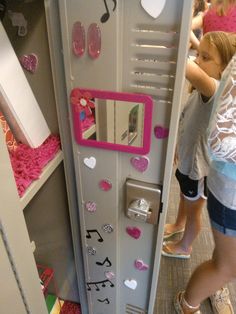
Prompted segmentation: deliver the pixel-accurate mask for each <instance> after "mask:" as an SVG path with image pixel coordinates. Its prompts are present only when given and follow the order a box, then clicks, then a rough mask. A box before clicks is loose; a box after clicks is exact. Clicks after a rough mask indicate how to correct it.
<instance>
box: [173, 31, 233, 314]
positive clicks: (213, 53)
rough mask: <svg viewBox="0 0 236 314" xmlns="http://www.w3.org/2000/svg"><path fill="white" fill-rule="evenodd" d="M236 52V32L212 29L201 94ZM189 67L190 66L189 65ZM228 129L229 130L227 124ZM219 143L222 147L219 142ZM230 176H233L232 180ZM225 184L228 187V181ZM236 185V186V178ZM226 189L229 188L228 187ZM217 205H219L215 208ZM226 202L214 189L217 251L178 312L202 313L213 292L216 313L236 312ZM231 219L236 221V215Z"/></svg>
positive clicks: (203, 54) (202, 63)
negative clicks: (218, 199)
mask: <svg viewBox="0 0 236 314" xmlns="http://www.w3.org/2000/svg"><path fill="white" fill-rule="evenodd" d="M235 53H236V33H230V34H227V33H224V32H209V33H207V34H206V35H205V36H204V37H203V38H202V40H201V42H200V45H199V56H198V65H199V69H196V71H197V72H198V74H197V73H195V74H192V75H193V76H192V79H191V83H192V84H193V85H194V86H195V87H196V88H197V89H198V90H199V89H201V95H202V96H203V97H210V95H211V94H212V93H213V90H214V88H213V82H214V79H213V78H216V79H219V78H220V77H221V74H222V71H223V70H224V69H225V68H226V66H227V64H228V63H229V62H230V60H231V59H232V57H233V56H234V54H235ZM187 67H189V65H188V66H187ZM190 67H192V66H190ZM192 70H193V68H192ZM192 70H190V71H192ZM201 70H203V71H204V72H205V74H204V75H207V76H205V79H204V80H205V88H203V89H202V87H201V86H202V85H201V83H199V81H201V79H200V78H201V75H202V74H203V73H201ZM235 70H236V67H235ZM187 71H188V70H187ZM200 74H201V75H200ZM199 75H200V76H199ZM234 83H235V82H234ZM234 96H235V95H234ZM217 99H218V98H217ZM234 102H235V101H234ZM230 112H232V111H230ZM227 117H229V115H227ZM228 125H230V124H228ZM207 126H208V125H207ZM207 126H206V129H207ZM224 131H225V132H226V133H227V130H226V129H225V128H224ZM205 134H206V133H205ZM214 136H215V133H214ZM214 143H215V142H214ZM217 147H218V148H219V146H217ZM220 171H222V167H221V168H220ZM235 172H236V169H235ZM223 177H224V175H223ZM235 177H236V173H235ZM211 178H212V172H211V173H210V176H209V179H210V180H209V181H210V182H211V186H210V191H212V190H214V188H213V185H212V182H215V183H216V185H218V184H219V181H218V183H217V182H216V181H217V180H212V179H211ZM215 178H216V177H215ZM218 178H219V176H218ZM229 180H230V178H229V179H228V181H229ZM226 181H227V180H226ZM227 185H228V184H227ZM222 186H223V187H224V185H222ZM234 187H235V188H236V180H235V184H234ZM222 189H223V188H222ZM225 190H227V187H226V189H225ZM231 190H232V189H231ZM220 192H221V189H220ZM231 192H232V191H231ZM218 194H219V191H218ZM224 195H225V194H224ZM225 196H226V201H228V199H227V195H225ZM221 200H222V199H221ZM227 204H228V203H227ZM214 206H218V207H217V208H214ZM222 206H223V207H220V205H219V202H218V203H217V202H216V196H215V195H214V196H212V193H211V197H209V198H208V210H209V214H210V219H211V222H212V230H213V236H214V239H215V250H214V254H213V257H212V259H211V260H209V261H207V262H205V263H203V264H202V265H200V266H199V267H198V268H197V270H196V271H195V272H194V273H193V275H192V276H191V278H190V281H189V283H188V285H187V288H186V291H181V292H179V293H178V294H177V296H176V298H175V303H174V304H175V309H176V312H177V313H179V314H189V313H195V314H200V313H201V312H200V303H201V302H202V301H203V300H204V299H206V298H207V297H209V296H212V297H211V300H212V305H213V310H214V313H222V314H223V313H227V314H228V313H230V314H231V313H232V314H233V313H234V312H233V308H232V305H231V303H230V300H229V297H228V291H227V289H226V288H221V287H222V286H224V285H225V284H226V283H228V282H230V281H231V280H232V279H234V278H236V212H235V214H234V222H235V223H234V228H233V229H235V232H234V233H233V234H232V233H231V231H230V233H227V232H228V231H227V229H228V227H227V226H224V223H223V222H222V221H225V218H224V219H222V221H220V219H219V217H220V215H221V214H222V213H225V212H226V209H227V210H230V209H229V208H226V206H224V205H222ZM235 206H236V204H235ZM217 210H218V212H217ZM216 212H217V213H216ZM192 214H193V213H192ZM216 217H217V218H216ZM232 217H233V216H232ZM229 220H230V223H232V225H233V222H232V219H229ZM187 223H188V218H187ZM187 223H186V227H187ZM226 231H227V232H226ZM216 291H217V292H216ZM218 301H219V302H218ZM219 303H220V306H219Z"/></svg>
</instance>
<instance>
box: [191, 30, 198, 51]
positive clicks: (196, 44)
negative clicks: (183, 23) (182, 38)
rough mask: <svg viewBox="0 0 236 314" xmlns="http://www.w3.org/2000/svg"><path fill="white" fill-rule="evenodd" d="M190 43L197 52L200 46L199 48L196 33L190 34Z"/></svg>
mask: <svg viewBox="0 0 236 314" xmlns="http://www.w3.org/2000/svg"><path fill="white" fill-rule="evenodd" d="M190 43H191V44H192V47H193V48H194V49H196V50H198V46H199V40H198V38H197V37H196V36H195V34H194V32H193V31H191V33H190Z"/></svg>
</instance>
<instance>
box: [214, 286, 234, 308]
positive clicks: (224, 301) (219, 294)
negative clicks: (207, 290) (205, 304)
mask: <svg viewBox="0 0 236 314" xmlns="http://www.w3.org/2000/svg"><path fill="white" fill-rule="evenodd" d="M210 300H211V306H212V310H213V313H215V314H233V313H234V310H233V306H232V304H231V302H230V298H229V289H228V288H226V287H223V288H221V289H220V290H218V291H216V292H215V293H214V294H213V295H212V296H211V297H210Z"/></svg>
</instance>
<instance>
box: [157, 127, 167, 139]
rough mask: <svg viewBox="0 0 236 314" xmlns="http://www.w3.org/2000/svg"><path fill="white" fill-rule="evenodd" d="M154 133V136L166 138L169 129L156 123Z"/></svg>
mask: <svg viewBox="0 0 236 314" xmlns="http://www.w3.org/2000/svg"><path fill="white" fill-rule="evenodd" d="M154 134H155V136H156V138H159V139H163V138H167V137H168V135H169V129H167V128H164V127H162V126H160V125H156V126H155V128H154Z"/></svg>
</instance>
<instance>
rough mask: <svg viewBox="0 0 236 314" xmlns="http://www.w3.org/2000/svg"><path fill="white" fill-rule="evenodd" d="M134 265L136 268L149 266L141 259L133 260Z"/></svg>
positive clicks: (145, 268)
mask: <svg viewBox="0 0 236 314" xmlns="http://www.w3.org/2000/svg"><path fill="white" fill-rule="evenodd" d="M134 266H135V268H136V269H138V270H147V269H148V268H149V266H148V265H147V264H145V263H144V262H143V261H142V260H141V259H136V260H135V262H134Z"/></svg>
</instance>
